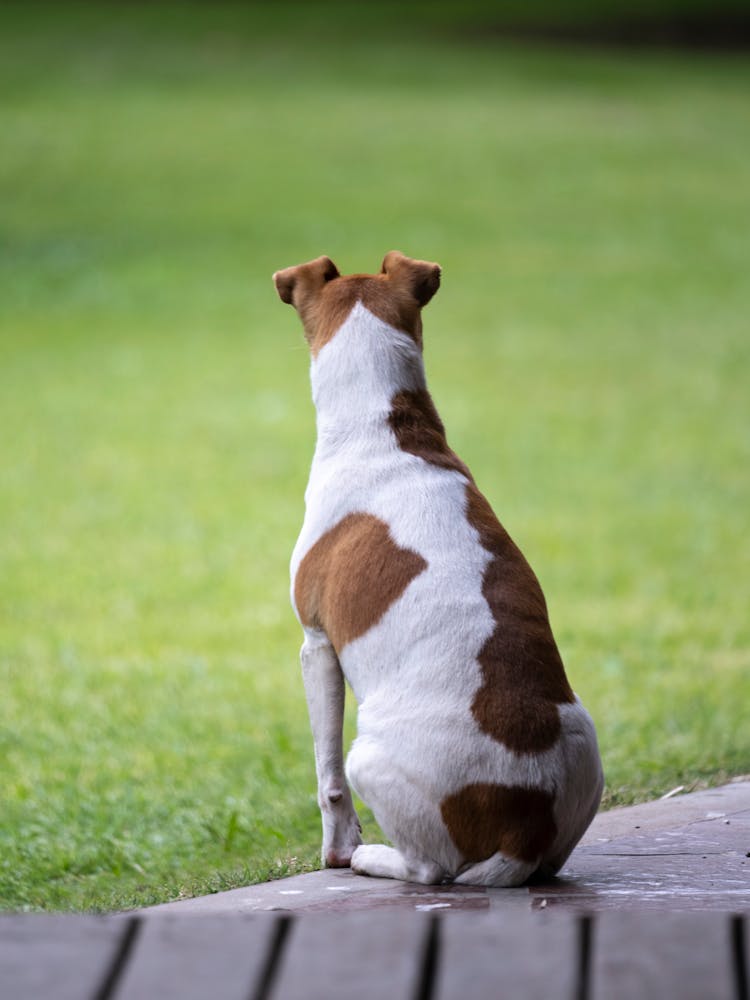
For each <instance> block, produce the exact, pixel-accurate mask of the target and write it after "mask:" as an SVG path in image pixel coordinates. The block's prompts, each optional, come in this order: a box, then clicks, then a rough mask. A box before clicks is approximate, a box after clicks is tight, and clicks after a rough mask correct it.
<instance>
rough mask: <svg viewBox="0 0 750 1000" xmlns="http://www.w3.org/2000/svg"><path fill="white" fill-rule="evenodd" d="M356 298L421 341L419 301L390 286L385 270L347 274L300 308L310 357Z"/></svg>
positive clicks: (318, 349)
mask: <svg viewBox="0 0 750 1000" xmlns="http://www.w3.org/2000/svg"><path fill="white" fill-rule="evenodd" d="M357 302H361V303H362V305H363V306H364V307H365V309H369V311H370V312H371V313H372V314H373V315H374V316H377V317H378V319H382V320H383V322H384V323H387V324H388V325H389V326H393V327H395V328H396V329H397V330H401V331H402V332H403V333H406V334H408V335H409V336H410V337H412V339H413V340H414V341H415V342H416V343H417V344H421V343H422V318H421V315H420V311H419V303H418V302H417V301H416V299H414V298H413V296H412V295H410V294H409V293H408V292H407V291H406V290H405V289H398V288H394V286H393V284H392V282H391V281H390V280H389V278H388V276H387V275H386V274H350V275H347V276H346V277H343V278H337V279H336V280H335V281H331V282H330V283H329V284H327V285H325V286H324V287H323V288H322V289H321V292H320V294H319V295H318V296H317V298H315V299H314V300H313V301H311V302H310V303H309V306H308V308H306V309H305V310H304V311H302V310H301V311H300V315H301V316H302V322H303V325H304V328H305V335H306V337H307V340H308V343H309V344H310V352H311V354H312V355H313V357H315V355H317V354H318V352H319V351H320V350H321V348H323V347H325V345H326V344H327V343H328V341H329V340H332V339H333V336H334V334H335V333H336V332H337V331H338V330H340V329H341V327H342V326H343V324H344V323H345V322H346V318H347V316H348V315H349V313H350V312H351V311H352V309H353V308H354V306H355V305H356V303H357Z"/></svg>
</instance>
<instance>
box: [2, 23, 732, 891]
mask: <svg viewBox="0 0 750 1000" xmlns="http://www.w3.org/2000/svg"><path fill="white" fill-rule="evenodd" d="M354 7H355V5H350V6H349V8H343V9H344V10H347V9H348V10H349V15H348V16H349V18H350V23H348V24H341V25H340V26H339V27H338V29H337V30H336V31H335V32H334V31H332V30H331V17H332V15H331V14H330V8H324V7H319V8H318V7H316V5H307V6H306V7H305V8H294V7H293V6H289V5H287V6H284V5H269V6H268V7H260V8H257V9H254V8H247V7H245V8H243V7H240V6H235V5H226V6H225V5H223V4H210V5H208V4H207V5H203V6H201V5H187V4H186V5H177V4H175V5H159V4H150V5H144V6H139V5H91V6H79V7H76V6H73V5H63V4H59V5H48V6H46V7H45V6H42V5H41V4H27V5H20V4H19V5H15V6H14V5H9V4H6V5H3V9H2V12H0V95H1V96H0V206H1V207H0V428H1V429H2V430H1V432H0V433H1V435H2V437H1V440H2V455H3V460H2V465H1V467H0V525H2V532H0V676H1V678H2V699H1V700H0V804H1V805H0V907H3V908H33V909H35V908H43V909H110V908H122V907H128V906H134V905H140V904H146V903H150V902H156V901H160V900H165V899H171V898H175V897H177V896H179V895H189V894H193V893H199V892H208V891H211V890H215V889H220V888H229V887H233V886H237V885H242V884H245V883H247V882H250V881H253V880H259V879H264V878H267V877H268V876H269V875H280V874H284V873H287V872H296V871H303V870H308V869H310V868H311V867H314V866H316V865H317V863H318V846H319V845H318V840H319V821H318V815H317V806H316V803H315V788H314V769H313V764H312V753H311V746H310V737H309V732H308V726H307V717H306V709H305V704H304V699H303V692H302V685H301V680H300V677H299V672H298V666H297V651H298V646H299V642H300V635H299V631H298V627H297V625H296V622H295V621H294V618H293V615H292V613H291V610H290V609H289V603H288V580H287V565H288V558H289V554H290V552H291V548H292V546H293V544H294V540H295V537H296V531H297V529H298V527H299V524H300V522H301V517H302V503H303V501H302V495H303V490H304V486H305V481H306V475H307V469H308V465H309V461H310V457H311V454H312V447H313V436H314V427H313V412H312V406H311V403H310V399H309V388H308V382H307V352H306V349H305V347H304V344H303V340H302V337H301V332H300V329H299V324H298V322H297V318H296V316H295V315H294V314H293V312H292V311H291V310H290V309H289V308H288V307H284V306H282V305H281V304H280V303H279V301H278V299H277V298H276V294H275V292H274V289H273V286H272V284H271V280H270V275H271V273H272V271H274V270H275V269H277V268H279V267H283V266H287V265H290V264H295V263H299V262H300V261H303V260H306V259H308V258H310V257H313V256H317V255H319V254H321V253H328V254H330V255H331V256H332V257H333V258H334V260H336V262H337V264H338V265H339V267H340V268H341V269H342V270H343V271H355V270H374V269H377V268H378V267H379V264H380V260H381V258H382V255H383V254H384V252H385V251H387V250H389V249H391V248H394V247H397V248H399V249H401V250H403V251H405V252H406V253H410V254H412V255H414V256H420V257H426V258H428V259H433V260H438V261H440V263H441V264H442V265H443V288H442V289H441V291H440V292H439V294H438V295H437V297H436V298H435V300H434V301H433V302H432V303H431V304H430V305H429V307H428V309H427V310H426V311H425V343H426V362H427V368H428V376H429V378H430V383H431V387H432V391H433V395H434V397H435V400H436V402H437V405H438V407H439V409H440V411H441V413H442V416H443V418H444V420H445V422H446V425H447V427H448V432H449V440H450V443H451V444H452V446H453V447H454V448H455V449H456V450H457V451H458V452H459V453H460V454H461V455H462V457H463V458H464V459H465V460H466V461H467V462H468V464H469V465H470V467H471V468H472V470H473V472H474V474H475V477H476V479H477V481H478V483H479V484H480V486H481V487H482V488H483V490H484V491H485V492H486V493H487V495H488V496H489V498H490V499H491V501H492V502H493V504H494V505H495V507H496V510H497V512H498V514H499V516H500V518H501V520H502V521H503V522H504V524H505V525H506V527H507V528H508V529H509V531H510V532H511V534H512V535H513V536H514V537H515V539H516V540H517V541H518V542H519V544H520V545H521V546H522V548H523V549H524V550H525V552H526V553H527V555H528V557H529V559H530V561H531V563H532V565H533V566H534V567H535V569H536V570H537V573H538V575H539V576H540V578H541V580H542V583H543V586H544V588H545V591H546V594H547V598H548V603H549V606H550V611H551V617H552V623H553V627H554V628H555V631H556V634H557V637H558V641H559V643H560V646H561V650H562V653H563V657H564V660H565V662H566V664H567V668H568V672H569V676H570V678H571V681H572V683H573V685H574V687H575V688H576V690H577V691H578V692H579V694H580V695H581V697H582V698H583V700H584V702H585V703H586V704H587V706H588V707H589V708H590V710H591V712H592V714H593V716H594V718H595V720H596V722H597V725H598V729H599V735H600V742H601V747H602V753H603V758H604V763H605V769H606V772H607V791H606V800H605V804H606V805H613V804H616V803H625V802H633V801H639V800H643V799H647V798H649V797H653V796H655V795H659V794H662V793H664V792H666V791H667V790H669V789H671V788H673V787H674V786H677V785H681V784H684V785H686V786H688V787H692V786H693V785H695V784H697V783H703V782H716V781H719V780H721V779H723V778H724V777H726V776H727V775H731V774H740V773H744V772H747V771H750V712H749V711H748V671H749V670H750V619H749V617H748V604H749V597H750V595H749V593H748V579H749V578H750V533H749V532H748V530H747V517H748V510H750V433H748V428H749V427H750V335H749V334H750V331H749V329H748V317H749V316H750V281H748V274H749V273H750V240H749V237H748V224H747V223H748V217H749V215H748V213H749V212H750V97H749V95H750V68H748V66H747V64H746V63H743V62H742V61H741V60H740V59H739V58H735V59H731V58H727V59H723V60H722V59H720V58H719V57H717V56H708V55H700V56H698V55H692V56H688V55H680V54H677V53H672V54H670V53H664V52H649V53H634V52H630V53H627V52H620V51H617V50H607V51H596V50H587V49H563V48H551V47H544V46H543V45H541V44H540V45H537V46H536V47H534V46H529V45H526V46H522V45H519V44H511V43H502V42H501V41H499V40H497V39H496V38H494V37H493V36H491V35H488V37H487V38H484V37H483V33H482V31H481V21H479V22H477V21H474V22H472V23H468V21H467V22H466V23H464V22H463V21H462V20H461V18H460V17H459V15H458V14H456V13H455V12H454V14H452V15H450V16H451V17H452V18H453V20H452V21H450V18H449V14H448V13H446V11H448V6H447V5H444V6H443V7H436V8H435V10H436V11H442V14H441V17H443V18H445V19H446V21H445V23H443V22H441V25H442V26H441V27H440V29H439V30H438V29H435V30H428V29H429V28H430V17H429V10H430V8H424V7H422V8H420V7H419V5H416V6H415V7H413V8H410V10H411V11H412V13H411V14H409V15H408V17H407V18H406V20H405V21H404V22H398V23H397V24H396V26H395V27H396V28H398V37H397V33H396V30H395V28H394V24H393V18H394V15H393V11H392V10H391V8H390V7H388V6H387V5H386V6H382V5H381V6H380V7H379V8H376V9H375V10H376V11H377V10H380V11H382V12H383V13H382V15H381V16H380V17H379V16H378V15H377V13H373V12H372V10H371V11H370V13H369V14H368V19H367V22H366V23H365V25H364V27H362V28H360V27H359V26H358V24H357V23H356V21H355V15H354V13H353V12H352V11H353V8H354ZM420 9H421V18H422V19H423V23H422V24H420V16H418V12H419V10H420ZM462 10H463V11H464V14H463V15H462V16H463V17H464V18H469V16H470V15H471V16H472V17H474V18H478V17H480V15H481V5H477V4H472V5H468V6H466V7H465V8H462ZM295 11H296V12H297V13H298V14H299V16H300V18H303V19H306V24H305V30H295V20H296V18H295ZM305 11H306V12H307V13H304V12H305ZM316 11H317V12H318V13H317V14H316V13H315V12H316ZM326 11H327V12H328V13H325V12H326ZM362 16H364V14H363V15H362ZM448 21H450V24H449V23H448ZM478 27H479V29H480V30H477V28H478ZM349 709H350V711H349V732H350V734H351V732H352V731H353V718H354V713H353V710H352V709H353V706H351V704H350V706H349ZM366 834H367V836H368V837H369V838H371V839H374V838H375V837H376V836H377V833H376V830H375V828H374V825H373V823H372V821H371V820H370V819H369V818H368V819H367V822H366Z"/></svg>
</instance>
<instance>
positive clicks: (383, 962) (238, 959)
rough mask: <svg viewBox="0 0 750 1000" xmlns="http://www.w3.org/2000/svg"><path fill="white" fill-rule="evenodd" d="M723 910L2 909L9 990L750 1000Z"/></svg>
mask: <svg viewBox="0 0 750 1000" xmlns="http://www.w3.org/2000/svg"><path fill="white" fill-rule="evenodd" d="M749 932H750V922H749V921H748V919H747V918H746V917H743V916H741V915H732V914H722V913H714V912H711V913H671V914H670V913H656V912H653V911H648V912H644V913H636V912H632V911H631V912H622V913H618V912H614V911H604V912H601V913H596V914H591V915H586V914H579V913H575V912H561V911H557V912H555V913H554V914H544V913H541V914H540V913H523V914H517V913H506V914H502V913H485V914H477V913H467V912H464V913H454V914H452V915H451V916H450V917H445V916H437V915H435V914H432V913H415V912H413V911H411V912H410V911H406V910H399V909H388V910H379V911H372V912H369V913H363V912H358V913H353V914H347V915H344V914H316V915H312V914H306V915H303V916H292V915H290V914H288V913H277V914H272V913H265V914H264V913H254V914H247V915H243V916H238V915H222V916H205V915H204V916H200V915H175V914H151V915H145V916H144V915H138V916H130V917H127V916H124V917H99V918H97V917H86V916H82V917H75V916H74V917H71V916H65V917H63V916H46V915H41V916H32V915H29V916H25V917H18V916H16V917H0V996H1V997H2V998H3V1000H46V998H50V1000H110V998H116V1000H150V998H154V1000H173V998H175V1000H176V998H180V1000H192V998H195V1000H198V998H201V1000H203V998H209V1000H294V998H300V1000H303V998H304V1000H317V998H320V1000H338V998H342V1000H343V998H346V1000H350V998H353V997H356V998H357V1000H370V998H373V1000H375V998H378V1000H382V998H386V1000H399V998H404V1000H473V998H477V1000H480V998H481V1000H486V998H492V997H510V998H522V1000H525V998H539V1000H557V998H561V1000H562V998H565V1000H616V998H633V1000H649V998H654V1000H656V998H658V1000H669V998H680V1000H693V998H695V1000H748V958H749V957H750V933H749Z"/></svg>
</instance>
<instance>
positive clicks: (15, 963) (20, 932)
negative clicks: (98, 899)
mask: <svg viewBox="0 0 750 1000" xmlns="http://www.w3.org/2000/svg"><path fill="white" fill-rule="evenodd" d="M127 931H128V924H127V922H126V921H124V920H121V919H112V918H110V919H107V918H101V917H83V916H72V915H65V916H63V915H61V914H60V915H58V914H55V915H48V914H29V915H24V916H2V917H0V996H2V997H8V998H11V997H12V998H13V1000H44V998H46V997H54V998H55V1000H81V998H87V997H94V996H96V994H97V992H98V990H99V988H100V987H101V985H102V984H103V983H104V981H105V980H106V978H107V973H108V971H109V969H110V968H111V967H112V964H113V962H114V961H115V958H116V956H117V954H118V952H119V949H120V944H121V942H122V941H123V939H124V936H125V935H126V934H127Z"/></svg>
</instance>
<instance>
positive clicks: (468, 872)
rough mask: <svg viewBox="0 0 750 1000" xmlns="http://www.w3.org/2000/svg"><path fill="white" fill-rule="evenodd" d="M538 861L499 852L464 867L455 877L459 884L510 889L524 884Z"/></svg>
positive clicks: (534, 869)
mask: <svg viewBox="0 0 750 1000" xmlns="http://www.w3.org/2000/svg"><path fill="white" fill-rule="evenodd" d="M537 866H538V862H536V861H532V862H528V861H518V860H516V859H515V858H508V857H506V856H505V855H503V854H500V853H499V852H498V853H497V854H493V855H492V856H491V857H489V858H487V859H486V860H484V861H477V862H476V863H475V864H470V865H469V866H468V867H466V868H464V869H463V871H461V872H460V873H459V874H458V875H456V877H455V878H454V879H453V881H454V882H457V883H458V884H459V885H487V886H494V887H496V888H498V889H510V888H513V886H518V885H523V883H524V882H526V881H527V880H528V879H529V878H531V876H532V875H533V874H534V872H535V871H536V869H537Z"/></svg>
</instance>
